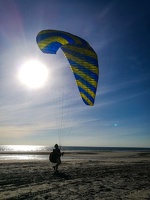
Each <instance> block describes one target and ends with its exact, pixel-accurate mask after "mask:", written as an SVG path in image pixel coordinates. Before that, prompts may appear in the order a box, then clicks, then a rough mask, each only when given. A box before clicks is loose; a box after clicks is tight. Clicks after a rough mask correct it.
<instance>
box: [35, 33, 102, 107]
mask: <svg viewBox="0 0 150 200" xmlns="http://www.w3.org/2000/svg"><path fill="white" fill-rule="evenodd" d="M36 41H37V44H38V46H39V48H40V49H41V51H42V52H43V53H49V54H56V52H57V50H58V49H59V48H61V49H62V51H63V53H64V55H65V56H66V58H67V59H68V62H69V63H70V67H71V69H72V71H73V74H74V77H75V80H76V84H77V86H78V89H79V92H80V95H81V97H82V99H83V101H84V103H85V104H86V105H90V106H93V105H94V101H95V96H96V90H97V84H98V78H99V68H98V58H97V54H96V53H95V51H94V50H93V48H92V47H91V46H90V45H89V43H88V42H87V41H85V40H84V39H82V38H80V37H78V36H75V35H73V34H71V33H68V32H64V31H58V30H43V31H41V32H39V33H38V35H37V37H36Z"/></svg>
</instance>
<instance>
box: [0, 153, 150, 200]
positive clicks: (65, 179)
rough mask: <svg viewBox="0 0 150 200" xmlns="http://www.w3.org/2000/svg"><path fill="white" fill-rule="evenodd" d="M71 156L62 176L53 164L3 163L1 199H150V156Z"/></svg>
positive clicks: (0, 188) (61, 172)
mask: <svg viewBox="0 0 150 200" xmlns="http://www.w3.org/2000/svg"><path fill="white" fill-rule="evenodd" d="M69 155H71V156H72V159H65V156H64V158H63V161H62V165H61V166H60V168H59V173H58V174H54V172H53V169H52V165H51V164H50V163H49V161H32V162H29V161H28V162H27V161H26V162H25V161H20V162H18V161H11V162H8V161H5V162H4V161H1V163H0V199H2V200H6V199H12V200H13V199H14V200H16V199H24V200H28V199H30V200H32V199H33V200H35V199H50V200H53V199H59V200H62V199H64V200H83V199H84V200H85V199H87V200H93V199H95V200H98V199H106V200H108V199H109V200H115V199H118V200H119V199H124V200H128V199H135V200H142V199H144V200H145V199H150V153H144V152H143V153H140V152H137V153H134V152H103V153H102V152H101V153H98V154H85V153H84V154H79V153H78V154H77V153H74V155H72V154H69V153H68V154H66V158H67V157H69Z"/></svg>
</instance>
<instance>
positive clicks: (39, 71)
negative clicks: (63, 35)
mask: <svg viewBox="0 0 150 200" xmlns="http://www.w3.org/2000/svg"><path fill="white" fill-rule="evenodd" d="M48 74H49V71H48V68H47V67H46V66H45V65H44V64H42V63H41V62H39V61H37V60H30V61H28V62H25V63H24V64H23V65H22V66H21V67H20V70H19V73H18V78H19V80H20V81H21V83H22V84H24V85H25V86H27V87H28V88H30V89H39V88H41V87H43V86H44V85H45V83H46V81H47V79H48Z"/></svg>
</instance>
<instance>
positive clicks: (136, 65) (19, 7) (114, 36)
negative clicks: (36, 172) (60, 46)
mask: <svg viewBox="0 0 150 200" xmlns="http://www.w3.org/2000/svg"><path fill="white" fill-rule="evenodd" d="M0 4H1V6H0V144H1V145H9V144H19V145H23V144H24V145H53V144H55V143H56V142H59V143H60V144H61V145H76V146H118V147H122V146H130V147H131V146H132V147H150V103H149V102H150V86H149V85H150V67H149V66H150V60H149V57H150V54H149V46H150V38H149V36H150V10H149V7H150V1H149V0H144V1H141V0H122V1H120V0H100V1H97V0H91V1H90V0H80V1H79V0H76V1H73V0H72V1H71V0H70V1H69V0H63V1H61V0H32V1H31V0H26V1H23V0H22V1H21V0H0ZM45 29H54V30H62V31H67V32H70V33H72V34H75V35H78V36H80V37H82V38H84V39H85V40H86V41H88V42H89V43H90V45H91V46H92V47H93V49H94V50H95V51H96V53H97V55H98V60H99V69H100V76H99V83H98V90H97V96H96V101H95V105H94V106H92V107H89V106H86V105H85V104H84V103H83V101H82V99H81V97H80V95H79V92H78V89H77V86H76V85H75V80H74V77H73V74H72V72H71V70H70V67H69V64H68V62H67V60H66V58H65V57H64V55H63V53H62V51H61V50H59V51H58V52H57V54H56V55H48V54H43V53H42V52H41V51H40V50H39V48H38V46H37V44H36V35H37V34H38V33H39V32H40V31H41V30H45ZM30 59H38V60H39V61H41V62H42V63H44V64H45V65H47V66H48V68H49V70H50V76H49V79H48V81H47V84H46V86H45V87H43V88H41V89H39V90H31V89H28V88H26V87H24V86H23V85H22V84H21V83H20V82H19V81H18V79H17V73H18V70H19V69H20V66H21V65H22V64H23V63H24V62H25V61H28V60H30Z"/></svg>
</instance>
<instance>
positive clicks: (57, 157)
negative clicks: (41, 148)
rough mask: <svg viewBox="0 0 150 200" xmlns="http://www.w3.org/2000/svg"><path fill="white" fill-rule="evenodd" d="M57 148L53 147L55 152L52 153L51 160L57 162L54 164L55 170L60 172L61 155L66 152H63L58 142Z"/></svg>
mask: <svg viewBox="0 0 150 200" xmlns="http://www.w3.org/2000/svg"><path fill="white" fill-rule="evenodd" d="M54 147H55V149H53V152H52V153H50V158H49V159H50V161H51V162H52V163H56V165H55V166H53V168H54V171H55V172H58V166H59V165H60V164H61V159H60V157H61V156H63V154H64V153H61V151H60V149H59V147H58V144H55V146H54Z"/></svg>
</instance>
